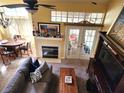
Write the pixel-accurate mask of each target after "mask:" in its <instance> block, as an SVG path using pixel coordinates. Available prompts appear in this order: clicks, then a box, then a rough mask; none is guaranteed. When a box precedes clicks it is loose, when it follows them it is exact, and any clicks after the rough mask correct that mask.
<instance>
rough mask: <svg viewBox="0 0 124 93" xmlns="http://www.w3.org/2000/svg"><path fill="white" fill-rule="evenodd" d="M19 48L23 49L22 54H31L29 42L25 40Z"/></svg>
mask: <svg viewBox="0 0 124 93" xmlns="http://www.w3.org/2000/svg"><path fill="white" fill-rule="evenodd" d="M20 50H21V51H23V53H22V54H26V52H27V55H28V56H29V52H30V53H31V54H32V49H31V42H26V43H25V45H22V46H20Z"/></svg>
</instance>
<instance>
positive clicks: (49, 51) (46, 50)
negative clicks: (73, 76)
mask: <svg viewBox="0 0 124 93" xmlns="http://www.w3.org/2000/svg"><path fill="white" fill-rule="evenodd" d="M42 57H43V58H58V47H57V46H42Z"/></svg>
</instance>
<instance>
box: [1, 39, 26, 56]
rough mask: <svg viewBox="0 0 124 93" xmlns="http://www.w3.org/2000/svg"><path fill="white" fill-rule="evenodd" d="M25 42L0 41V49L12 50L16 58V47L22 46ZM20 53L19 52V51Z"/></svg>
mask: <svg viewBox="0 0 124 93" xmlns="http://www.w3.org/2000/svg"><path fill="white" fill-rule="evenodd" d="M25 42H26V41H25V40H1V41H0V47H6V48H7V49H10V50H11V49H12V50H13V51H14V52H15V54H16V56H18V54H17V52H16V49H17V47H18V49H19V47H20V46H21V45H23V44H24V43H25ZM20 53H21V50H20Z"/></svg>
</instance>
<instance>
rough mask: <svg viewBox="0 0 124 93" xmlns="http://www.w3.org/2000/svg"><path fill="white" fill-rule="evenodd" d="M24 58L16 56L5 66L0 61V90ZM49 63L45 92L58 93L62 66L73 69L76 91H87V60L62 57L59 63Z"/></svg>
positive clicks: (82, 92) (83, 92)
mask: <svg viewBox="0 0 124 93" xmlns="http://www.w3.org/2000/svg"><path fill="white" fill-rule="evenodd" d="M24 59H25V58H18V59H16V60H15V61H13V62H11V64H10V65H8V66H6V67H4V65H2V62H1V61H0V91H1V90H2V89H3V88H4V87H5V85H6V84H7V82H8V81H9V80H10V79H11V77H12V76H13V75H14V73H15V72H16V69H17V68H18V66H19V64H20V63H21V62H23V60H24ZM49 64H51V65H53V75H52V77H51V81H50V82H49V86H48V90H47V93H59V91H58V89H59V74H60V68H62V67H64V68H65V67H67V68H68V67H69V68H70V67H71V68H74V69H75V74H76V75H77V85H78V93H87V91H86V80H87V79H88V75H87V73H86V69H87V66H88V61H86V60H80V59H63V60H61V63H54V62H50V63H49ZM2 68H4V70H3V71H1V69H2Z"/></svg>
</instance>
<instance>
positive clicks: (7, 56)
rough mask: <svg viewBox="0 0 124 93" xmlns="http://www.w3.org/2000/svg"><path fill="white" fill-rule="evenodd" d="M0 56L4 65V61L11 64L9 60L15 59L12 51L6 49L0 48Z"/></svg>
mask: <svg viewBox="0 0 124 93" xmlns="http://www.w3.org/2000/svg"><path fill="white" fill-rule="evenodd" d="M0 56H1V59H2V61H3V64H5V65H6V62H5V61H6V60H7V61H8V62H9V64H10V63H11V58H14V59H15V57H16V55H15V52H14V51H13V50H11V51H8V50H7V48H6V47H0Z"/></svg>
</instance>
